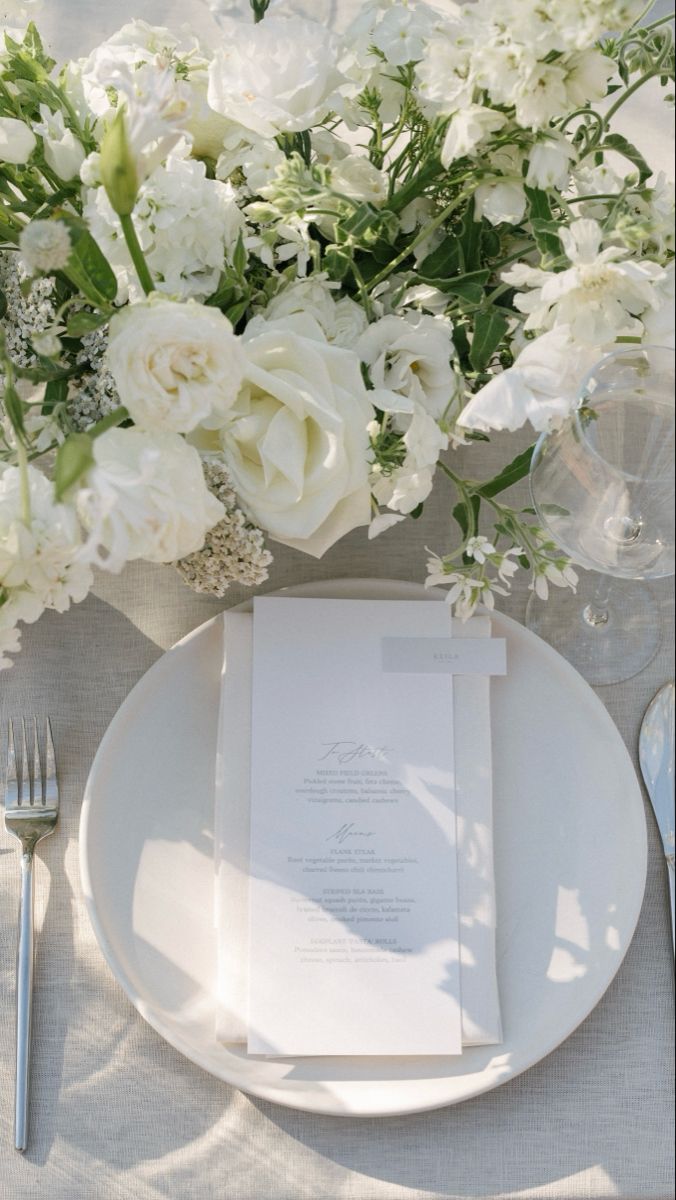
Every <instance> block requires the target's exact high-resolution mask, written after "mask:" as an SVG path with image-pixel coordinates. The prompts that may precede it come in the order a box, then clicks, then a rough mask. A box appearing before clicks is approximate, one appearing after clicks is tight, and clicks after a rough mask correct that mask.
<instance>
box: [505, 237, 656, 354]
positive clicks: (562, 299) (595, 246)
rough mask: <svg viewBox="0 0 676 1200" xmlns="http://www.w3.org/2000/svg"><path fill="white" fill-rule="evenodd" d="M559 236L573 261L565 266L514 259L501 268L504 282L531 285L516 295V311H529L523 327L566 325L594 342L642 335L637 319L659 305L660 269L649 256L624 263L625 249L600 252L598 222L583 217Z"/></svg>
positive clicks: (586, 341) (573, 333)
mask: <svg viewBox="0 0 676 1200" xmlns="http://www.w3.org/2000/svg"><path fill="white" fill-rule="evenodd" d="M559 236H560V238H561V244H562V246H563V250H564V252H565V253H566V255H567V257H568V259H569V260H570V262H571V266H570V267H569V268H568V270H566V271H560V272H558V273H556V272H553V271H542V270H540V269H538V268H535V267H529V266H528V265H527V264H525V263H516V264H515V265H514V266H513V267H511V268H510V269H509V270H508V271H505V272H503V275H502V278H503V279H504V280H505V282H506V283H511V284H513V285H514V286H515V287H516V288H523V287H529V288H531V289H532V290H531V291H530V292H528V293H524V294H521V295H517V296H516V297H515V299H514V304H515V306H516V307H517V308H518V309H519V311H520V312H524V313H527V314H528V317H527V320H526V322H525V326H524V328H525V329H526V330H531V329H532V330H546V329H553V328H555V327H556V326H559V325H566V326H569V328H570V333H571V336H572V338H573V339H574V341H576V342H582V343H584V344H586V345H593V346H600V345H603V344H605V343H606V342H614V341H615V339H616V338H618V337H622V336H628V337H634V336H639V337H640V336H641V335H642V333H643V325H642V324H641V322H640V320H638V319H637V318H638V317H639V315H640V314H642V313H644V312H645V311H646V310H647V309H651V308H657V307H658V306H659V300H658V297H657V293H656V290H655V284H656V283H660V282H661V281H662V280H663V279H664V278H665V275H664V270H663V268H662V267H661V266H660V265H659V264H658V263H654V262H650V261H647V260H644V261H641V262H637V261H635V260H629V261H627V253H628V252H627V250H626V249H624V248H623V247H618V246H609V247H607V248H606V249H605V250H602V249H601V242H602V239H603V231H602V229H601V226H600V225H599V224H598V223H597V222H596V221H591V220H589V219H588V218H586V217H581V218H579V219H577V220H575V221H573V222H572V224H571V225H570V226H569V227H568V228H567V229H565V228H564V229H562V230H561V232H560V235H559ZM622 260H624V261H622Z"/></svg>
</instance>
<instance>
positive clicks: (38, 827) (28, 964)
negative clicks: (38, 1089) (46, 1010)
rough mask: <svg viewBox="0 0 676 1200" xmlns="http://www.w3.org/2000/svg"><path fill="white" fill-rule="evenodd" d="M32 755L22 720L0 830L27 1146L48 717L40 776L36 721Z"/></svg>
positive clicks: (19, 1133) (19, 1132)
mask: <svg viewBox="0 0 676 1200" xmlns="http://www.w3.org/2000/svg"><path fill="white" fill-rule="evenodd" d="M31 726H32V730H31V734H32V736H31V740H32V743H33V746H32V754H31V755H30V757H29V754H28V739H27V737H26V722H25V721H24V720H22V721H21V740H20V743H19V746H18V752H17V743H16V741H15V736H14V725H13V723H12V721H10V722H9V729H8V733H7V781H6V787H5V825H6V827H7V829H8V830H9V832H10V833H13V834H14V836H15V837H16V838H18V839H19V841H20V843H21V900H20V905H19V946H18V954H17V967H16V1093H15V1107H14V1145H15V1146H16V1148H17V1150H22V1151H23V1150H25V1149H26V1146H27V1145H28V1075H29V1067H30V1047H31V1002H32V997H33V852H34V850H35V847H36V846H37V844H38V842H39V841H41V839H42V838H43V837H47V835H48V834H49V833H53V832H54V826H55V825H56V822H57V818H58V815H59V790H58V787H57V782H56V760H55V757H54V742H53V741H52V730H51V726H50V724H49V718H47V719H46V721H45V737H44V755H43V759H44V771H43V770H42V766H41V761H40V738H39V734H38V722H37V718H36V717H33V720H32V722H31Z"/></svg>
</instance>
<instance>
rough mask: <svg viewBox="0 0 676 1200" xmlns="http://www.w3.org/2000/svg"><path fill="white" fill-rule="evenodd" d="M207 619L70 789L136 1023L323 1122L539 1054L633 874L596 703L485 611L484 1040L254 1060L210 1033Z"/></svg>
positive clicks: (642, 853) (366, 585)
mask: <svg viewBox="0 0 676 1200" xmlns="http://www.w3.org/2000/svg"><path fill="white" fill-rule="evenodd" d="M287 594H290V595H304V596H328V597H330V596H334V597H346V598H355V599H359V598H362V599H369V598H375V599H393V600H397V599H422V598H427V599H429V600H430V601H431V602H436V601H438V600H439V598H440V594H439V593H437V594H436V595H435V594H433V593H430V592H429V591H428V592H426V591H425V590H424V589H423V588H422V587H421V586H419V585H418V584H411V583H400V582H394V581H389V580H331V581H327V582H325V583H315V584H308V585H305V586H302V587H295V588H290V589H288V593H287ZM221 630H222V623H221V621H220V619H219V618H216V619H215V620H213V621H210V622H208V623H207V624H206V625H202V626H201V627H200V628H199V629H197V630H195V632H194V633H192V634H190V635H189V636H188V637H187V638H184V639H183V640H182V641H181V642H179V643H178V645H176V646H174V647H173V649H171V650H170V651H169V652H168V653H167V654H165V655H164V656H163V657H162V658H161V659H159V660H158V662H157V663H155V664H154V666H153V667H152V668H151V669H150V670H149V671H148V672H147V674H146V675H144V677H143V678H142V679H141V680H140V682H139V683H138V684H137V685H136V687H135V688H134V690H133V691H132V692H131V693H130V695H129V696H128V697H127V699H126V700H125V702H124V704H123V705H122V707H121V708H120V710H119V712H118V713H117V715H116V716H115V718H114V720H113V721H112V723H111V725H110V727H109V729H108V731H107V733H106V736H105V737H104V739H103V741H102V743H101V746H100V749H99V751H98V754H97V756H96V759H95V761H94V764H93V767H92V770H91V775H90V778H89V783H88V786H87V791H86V795H85V801H84V807H83V813H82V827H81V840H80V847H81V869H82V881H83V886H84V892H85V896H86V898H87V903H88V906H89V913H90V917H91V920H92V923H93V926H94V930H95V932H96V936H97V938H98V940H99V943H100V945H101V949H102V950H103V953H104V955H105V957H106V959H107V960H108V963H109V965H110V967H111V969H112V971H113V973H114V974H115V976H116V977H117V979H118V980H119V982H120V983H121V985H122V987H123V988H124V989H125V991H126V993H127V995H128V996H129V998H130V999H131V1001H132V1002H133V1004H135V1006H136V1008H137V1009H138V1011H139V1012H140V1013H141V1015H142V1016H143V1017H144V1018H145V1020H146V1021H148V1022H149V1024H150V1025H152V1026H153V1028H154V1029H156V1030H157V1032H158V1033H160V1034H161V1035H162V1037H164V1038H166V1040H167V1041H168V1042H170V1043H171V1045H172V1046H175V1047H176V1049H177V1050H179V1051H180V1052H181V1053H182V1054H184V1055H186V1056H187V1057H188V1058H189V1059H192V1061H193V1062H195V1063H197V1064H198V1065H199V1066H201V1067H204V1069H205V1070H207V1071H210V1072H211V1073H212V1074H213V1075H217V1076H218V1077H219V1078H221V1079H224V1080H225V1081H226V1082H227V1083H231V1084H234V1085H235V1086H236V1087H239V1088H242V1089H243V1090H244V1091H247V1092H251V1093H252V1094H254V1095H256V1096H260V1097H262V1098H263V1099H266V1100H272V1101H276V1102H277V1103H279V1104H286V1105H289V1106H291V1107H293V1108H301V1109H308V1110H312V1111H315V1112H321V1113H333V1114H336V1115H342V1116H357V1115H363V1116H376V1115H390V1114H396V1113H408V1112H417V1111H421V1110H424V1109H431V1108H436V1107H440V1106H441V1105H444V1104H453V1103H456V1102H457V1101H460V1100H466V1099H467V1098H468V1097H470V1096H476V1095H478V1094H479V1093H480V1092H484V1091H487V1090H488V1089H489V1088H493V1087H496V1086H497V1085H498V1084H500V1083H504V1082H505V1081H506V1080H507V1079H511V1078H513V1076H515V1075H517V1074H519V1072H521V1071H523V1070H525V1068H526V1067H529V1066H531V1065H532V1064H533V1063H535V1062H537V1061H538V1060H539V1059H541V1058H543V1057H544V1055H546V1054H548V1053H549V1051H551V1050H553V1049H554V1047H555V1046H557V1045H558V1044H559V1043H560V1042H562V1041H563V1039H564V1038H566V1037H567V1036H568V1035H569V1034H570V1033H571V1032H572V1031H573V1030H574V1029H575V1028H576V1026H577V1025H579V1023H580V1022H581V1021H582V1020H584V1018H585V1017H586V1016H587V1015H588V1013H590V1012H591V1010H592V1009H593V1008H594V1006H595V1004H596V1003H597V1002H598V1000H599V999H600V997H601V996H602V995H603V993H604V992H605V990H606V988H607V987H608V984H609V983H610V981H611V979H612V978H613V976H614V974H615V972H616V970H617V968H618V966H619V965H620V962H621V961H622V958H623V955H624V953H625V951H626V949H627V946H628V945H629V942H630V940H631V937H632V934H633V932H634V927H635V924H636V920H637V918H638V914H639V909H640V906H641V900H642V897H643V889H644V885H645V872H646V832H645V820H644V811H643V803H642V799H641V794H640V791H639V787H638V783H637V780H636V775H635V773H634V769H633V766H632V763H631V760H630V758H629V756H628V754H627V751H626V749H625V746H624V744H623V742H622V740H621V738H620V735H619V734H618V732H617V730H616V728H615V726H614V725H613V723H612V721H611V719H610V717H609V716H608V714H607V712H606V710H605V708H604V707H603V705H602V703H601V701H600V700H598V698H597V697H596V696H595V694H594V693H593V692H592V691H591V689H590V688H589V687H588V686H587V684H586V683H585V682H584V680H583V679H582V678H581V677H580V676H579V675H578V674H577V673H576V672H575V671H574V670H573V669H572V667H570V666H569V664H568V663H567V662H565V661H564V659H562V658H561V657H560V656H559V655H558V654H556V653H555V652H554V651H553V650H552V649H551V648H550V647H549V646H547V645H545V643H544V642H542V641H540V640H539V639H538V638H536V637H535V636H534V635H533V634H531V633H529V632H528V630H526V629H524V628H523V627H522V626H521V625H518V624H517V623H516V622H514V621H511V620H509V619H508V618H506V617H503V616H499V615H497V614H496V615H495V632H496V633H497V634H499V635H500V636H503V637H506V638H507V641H508V654H509V674H508V675H507V677H506V678H505V679H495V680H494V681H493V685H492V686H493V743H494V762H495V770H494V775H495V790H494V795H495V847H496V879H497V884H496V886H497V910H498V973H499V981H500V992H501V1003H502V1014H503V1022H504V1043H503V1044H502V1045H500V1046H485V1047H475V1048H472V1049H467V1050H465V1052H464V1053H463V1054H462V1055H461V1056H459V1057H457V1058H437V1059H429V1058H419V1059H416V1058H392V1059H379V1058H373V1059H363V1058H311V1059H303V1058H300V1059H285V1060H281V1061H280V1060H270V1061H265V1060H254V1059H249V1058H247V1056H246V1054H245V1053H244V1051H243V1050H237V1049H226V1048H225V1047H224V1046H221V1045H219V1044H218V1043H217V1042H216V1041H215V1039H214V1016H215V1004H216V999H215V965H216V952H215V935H214V929H213V904H214V900H213V883H214V878H213V865H212V850H213V845H212V843H213V773H214V761H215V751H216V726H217V715H218V698H219V674H220V668H221ZM232 719H233V721H236V720H237V713H236V712H233V714H232ZM477 753H479V754H480V753H481V747H480V746H479V747H477ZM319 1002H320V998H319V997H318V1003H319Z"/></svg>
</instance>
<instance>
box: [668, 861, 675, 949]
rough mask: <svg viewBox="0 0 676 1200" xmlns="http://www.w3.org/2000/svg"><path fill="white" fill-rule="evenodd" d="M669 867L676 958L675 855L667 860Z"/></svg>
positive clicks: (673, 944)
mask: <svg viewBox="0 0 676 1200" xmlns="http://www.w3.org/2000/svg"><path fill="white" fill-rule="evenodd" d="M667 867H668V872H669V899H670V901H671V944H672V946H673V948H674V957H675V958H676V916H675V915H674V884H675V883H676V879H675V878H674V856H673V854H672V855H670V857H669V858H668V859H667Z"/></svg>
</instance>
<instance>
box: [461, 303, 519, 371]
mask: <svg viewBox="0 0 676 1200" xmlns="http://www.w3.org/2000/svg"><path fill="white" fill-rule="evenodd" d="M508 327H509V326H508V322H507V320H506V318H505V317H503V315H502V313H499V312H495V311H493V312H480V313H477V315H476V317H475V318H474V338H473V339H472V346H471V349H470V352H469V361H470V362H471V364H472V366H473V367H474V370H475V371H483V369H484V367H485V366H486V363H487V362H489V360H490V358H491V355H492V354H493V352H494V351H495V350H496V349H497V347H498V346H499V345H500V342H501V341H502V339H503V337H504V335H505V333H506V332H507V329H508Z"/></svg>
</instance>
